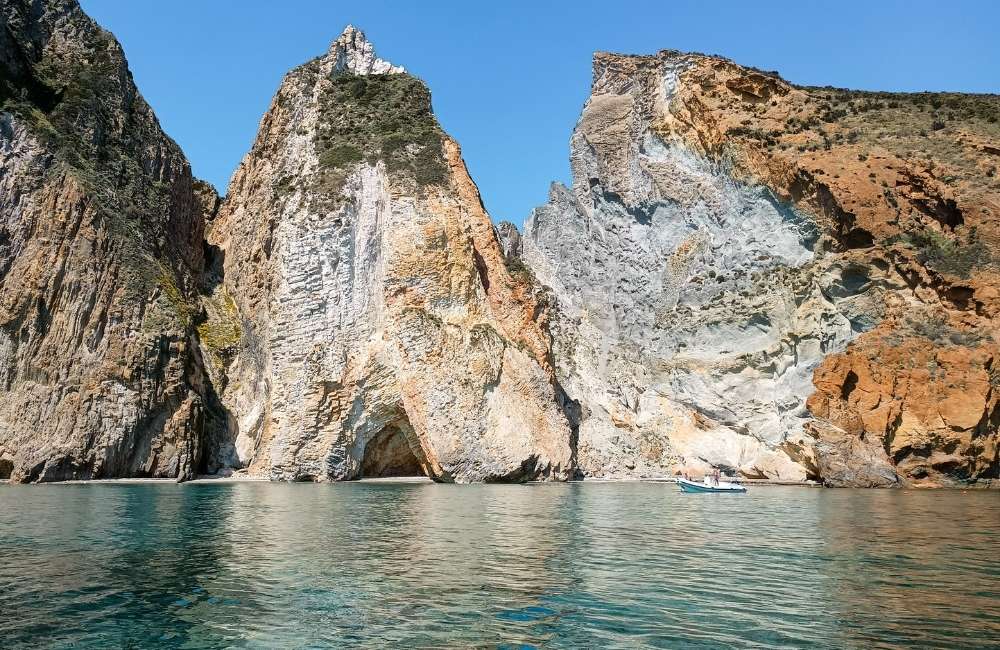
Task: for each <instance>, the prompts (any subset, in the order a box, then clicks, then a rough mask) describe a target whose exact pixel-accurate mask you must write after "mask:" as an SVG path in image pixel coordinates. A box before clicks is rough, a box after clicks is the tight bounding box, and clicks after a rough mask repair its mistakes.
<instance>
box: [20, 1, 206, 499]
mask: <svg viewBox="0 0 1000 650" xmlns="http://www.w3.org/2000/svg"><path fill="white" fill-rule="evenodd" d="M0 21H2V22H3V29H0V101H2V107H0V468H2V470H3V474H4V475H5V476H2V477H0V478H6V475H7V474H9V475H10V478H11V479H13V480H14V481H52V480H60V479H77V478H102V477H123V476H153V477H171V478H174V477H177V478H185V477H190V476H191V475H193V474H194V473H195V472H196V471H197V468H198V465H199V462H200V456H201V433H202V429H203V423H204V418H205V413H204V408H205V399H206V398H205V394H206V392H207V391H208V390H209V388H208V387H207V386H206V385H205V384H204V383H203V381H202V379H203V377H202V375H201V373H200V370H199V363H200V362H199V356H198V352H197V348H196V346H195V345H194V343H193V334H194V329H193V319H194V317H195V315H196V314H195V311H194V309H193V307H192V305H193V304H194V292H195V286H196V283H197V278H198V276H199V275H200V273H201V265H202V220H203V216H202V214H201V211H202V204H201V203H199V202H198V201H196V200H195V195H194V191H193V184H194V181H193V179H192V177H191V170H190V167H189V165H188V163H187V161H186V160H185V158H184V155H183V154H182V153H181V151H180V150H179V149H178V147H177V145H176V144H174V142H172V141H171V140H170V139H169V138H167V137H166V136H165V135H164V134H163V132H162V130H161V129H160V126H159V124H158V123H157V120H156V118H155V116H154V115H153V112H152V110H151V109H150V108H149V106H148V105H147V104H146V102H145V101H144V100H143V99H142V97H141V96H140V95H139V93H138V91H137V90H136V88H135V85H134V84H133V82H132V77H131V74H130V73H129V70H128V67H127V65H126V63H125V58H124V56H123V54H122V51H121V47H120V46H119V45H118V43H117V42H116V41H115V40H114V38H113V37H112V36H111V35H110V34H108V33H107V32H105V31H103V30H102V29H100V28H99V27H98V26H97V25H96V24H95V23H94V22H93V21H91V20H90V19H89V18H88V17H87V16H85V15H84V14H83V13H82V12H81V11H80V8H79V7H78V6H77V4H76V3H75V2H72V1H69V0H44V1H28V0H8V1H5V2H3V3H2V4H0Z"/></svg>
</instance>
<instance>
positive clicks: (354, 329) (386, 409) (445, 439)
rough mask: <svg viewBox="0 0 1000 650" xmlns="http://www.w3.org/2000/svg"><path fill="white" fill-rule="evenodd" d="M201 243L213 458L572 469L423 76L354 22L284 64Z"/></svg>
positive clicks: (468, 476)
mask: <svg viewBox="0 0 1000 650" xmlns="http://www.w3.org/2000/svg"><path fill="white" fill-rule="evenodd" d="M209 241H210V243H211V244H212V246H213V247H214V250H217V257H218V258H219V259H221V260H223V262H222V268H223V274H222V275H223V278H224V279H223V281H222V282H221V283H220V284H219V285H218V286H217V287H216V288H215V290H214V291H213V294H212V298H211V299H210V301H209V302H210V303H213V304H214V305H215V306H216V307H215V308H211V309H210V310H209V311H210V318H209V319H208V321H207V322H206V323H205V326H204V328H203V337H202V340H203V341H206V342H208V343H209V344H208V345H207V346H206V347H207V349H206V352H205V355H206V357H207V358H210V359H212V360H213V363H212V378H213V380H214V381H215V383H216V385H217V386H219V387H220V390H221V395H222V399H223V403H224V404H225V406H226V407H227V409H228V410H229V412H230V413H232V421H231V423H232V434H233V435H232V439H231V441H230V443H229V445H228V446H227V447H226V448H225V450H223V452H222V453H220V454H218V457H217V458H216V459H215V460H214V461H213V462H214V463H217V464H219V465H224V464H231V465H235V466H243V467H247V468H248V471H250V472H252V473H257V474H262V475H266V476H269V477H271V478H275V479H284V480H316V481H327V480H340V479H350V478H356V477H359V476H362V475H367V474H366V472H367V473H370V472H374V473H376V474H385V473H389V474H392V473H397V472H398V471H400V470H399V468H401V467H402V468H406V467H417V466H418V467H420V468H421V469H422V471H423V472H424V473H426V474H427V475H429V476H431V477H433V478H435V479H437V480H453V481H460V482H467V481H483V480H517V479H523V478H550V479H558V478H565V477H567V476H568V472H569V471H570V469H571V449H570V432H569V427H568V424H567V422H566V419H565V417H564V416H563V414H562V411H561V410H560V408H559V407H558V405H557V397H556V395H557V390H558V387H557V386H556V383H555V378H554V374H553V369H552V366H551V361H550V348H549V339H548V336H547V334H546V329H545V323H544V321H543V320H542V317H543V315H544V313H543V312H542V310H541V309H540V308H539V306H538V304H537V302H536V299H535V296H534V295H533V292H532V287H531V285H530V283H529V282H528V281H527V280H526V279H524V278H521V277H520V276H517V275H516V274H513V275H512V274H511V273H510V272H509V271H508V270H507V268H506V266H505V264H504V256H503V253H502V251H501V249H500V246H499V243H498V240H497V237H496V235H495V233H494V230H493V226H492V223H491V222H490V219H489V216H488V215H487V214H486V212H485V211H484V209H483V207H482V203H481V201H480V198H479V194H478V191H477V189H476V186H475V185H474V184H473V182H472V180H471V179H470V178H469V175H468V172H467V171H466V168H465V165H464V164H463V162H462V158H461V154H460V151H459V148H458V145H457V144H456V143H455V142H454V141H453V140H451V139H450V138H448V137H447V136H446V135H445V134H444V133H443V132H442V131H441V129H440V127H439V126H438V124H437V121H436V120H435V119H434V116H433V114H432V113H431V107H430V95H429V93H428V91H427V89H426V88H425V86H424V85H423V84H422V83H421V82H420V81H419V80H417V79H415V78H414V77H411V76H409V75H407V74H406V73H404V72H403V71H402V69H401V68H398V67H395V66H392V65H390V64H389V63H387V62H384V61H381V60H379V59H377V58H375V55H374V51H373V49H372V46H371V44H370V43H368V42H367V41H366V40H365V39H364V36H363V35H362V34H361V33H360V32H358V31H357V30H355V29H354V28H352V27H348V28H347V30H345V32H344V33H343V35H341V36H340V38H338V39H337V40H336V41H334V43H333V45H332V46H331V48H330V50H329V51H328V52H327V53H326V54H325V55H323V56H321V57H319V58H317V59H315V60H313V61H311V62H309V63H307V64H305V65H303V66H301V67H299V68H297V69H295V70H293V71H292V72H291V73H289V74H288V75H287V76H286V77H285V79H284V81H283V82H282V84H281V87H280V89H279V90H278V92H277V95H276V96H275V98H274V101H273V102H272V104H271V107H270V109H269V110H268V113H267V114H266V115H265V116H264V119H263V120H262V122H261V127H260V132H259V134H258V137H257V140H256V142H255V143H254V146H253V149H252V150H251V151H250V153H249V154H248V155H247V156H246V158H245V159H244V160H243V162H242V164H241V165H240V167H239V169H238V170H237V172H236V174H235V176H234V177H233V180H232V183H231V185H230V188H229V193H228V196H227V198H226V200H225V202H224V203H223V205H222V207H221V210H220V212H219V215H218V217H217V218H216V219H215V221H214V222H213V225H212V228H211V233H210V235H209ZM213 338H214V340H215V341H216V343H215V344H212V343H211V341H212V340H213ZM407 454H409V455H410V456H409V457H407Z"/></svg>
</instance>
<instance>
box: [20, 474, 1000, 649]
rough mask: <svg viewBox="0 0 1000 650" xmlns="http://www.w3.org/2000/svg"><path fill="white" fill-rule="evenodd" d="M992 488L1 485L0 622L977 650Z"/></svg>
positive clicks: (175, 639) (573, 643) (994, 630)
mask: <svg viewBox="0 0 1000 650" xmlns="http://www.w3.org/2000/svg"><path fill="white" fill-rule="evenodd" d="M998 532H1000V494H997V493H986V492H980V493H971V494H961V493H957V492H933V493H931V492H904V491H892V492H875V491H824V490H807V489H796V488H787V489H786V488H760V489H756V490H753V491H752V492H751V493H750V494H748V495H746V496H745V497H734V496H731V495H726V496H721V497H719V496H715V495H682V494H680V493H678V492H675V491H674V488H673V486H664V485H651V484H639V483H636V484H582V485H581V484H570V485H530V486H520V485H479V486H447V485H432V484H381V483H379V484H357V483H354V484H341V485H308V484H294V485H284V484H282V485H272V484H256V483H248V484H232V485H187V486H176V485H89V486H32V487H21V486H9V487H6V488H3V489H0V556H2V562H0V638H2V639H4V646H5V647H7V646H13V647H17V646H19V645H23V646H31V645H47V646H50V647H95V648H97V647H100V648H104V647H151V646H156V647H174V648H215V647H219V648H221V647H254V648H270V647H303V646H310V645H312V646H317V647H326V646H352V647H356V646H360V647H373V648H375V647H386V646H401V645H409V646H413V647H428V646H441V645H450V646H504V645H510V646H512V647H517V646H520V645H531V646H538V647H541V646H546V647H567V648H570V647H583V646H589V647H594V646H600V647H712V648H717V647H746V646H756V647H795V648H804V647H819V648H827V647H828V648H842V647H859V648H860V647H864V648H868V647H906V646H911V647H927V646H937V647H970V646H985V645H988V644H989V643H992V642H993V639H995V638H996V635H997V634H998V633H1000V611H998V610H1000V589H998V587H997V584H998V578H1000V574H998V569H997V567H996V565H995V558H996V542H995V540H996V536H997V533H998Z"/></svg>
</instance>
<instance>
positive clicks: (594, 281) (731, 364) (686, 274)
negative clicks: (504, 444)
mask: <svg viewBox="0 0 1000 650" xmlns="http://www.w3.org/2000/svg"><path fill="white" fill-rule="evenodd" d="M682 66H683V59H678V60H677V61H676V62H675V63H672V64H667V65H665V66H664V67H663V69H662V76H661V83H660V84H659V85H658V87H657V88H656V89H655V91H653V92H648V91H645V92H644V90H643V86H642V84H639V83H636V82H635V80H634V79H628V78H615V77H609V76H603V77H602V76H600V75H598V76H597V78H596V80H595V88H594V92H593V94H592V96H591V98H590V100H589V101H588V102H587V105H586V106H585V108H584V111H583V115H582V117H581V119H580V122H579V124H578V125H577V128H576V130H575V132H574V135H573V138H572V169H573V175H574V184H573V189H572V190H570V189H567V188H565V187H563V186H561V185H554V186H553V187H552V190H551V193H550V198H549V202H548V203H547V204H546V205H544V206H542V207H540V208H538V209H536V210H535V211H534V212H533V213H532V214H531V216H530V217H529V219H528V220H527V222H526V224H525V233H524V236H523V243H522V248H523V253H522V257H523V260H524V262H525V263H526V264H527V265H528V266H529V267H530V268H531V269H532V270H533V271H534V274H535V276H536V277H537V279H538V280H539V281H540V282H541V283H542V284H544V285H546V286H548V287H550V288H551V291H552V293H553V294H554V295H555V298H556V299H557V301H558V309H557V310H556V311H557V316H556V318H555V322H554V323H553V335H554V340H555V347H554V353H555V360H556V368H557V375H558V377H559V380H560V383H561V384H562V387H563V388H564V389H565V391H566V392H567V394H568V396H569V397H570V398H571V399H573V400H576V401H577V402H579V407H580V416H579V422H578V426H579V438H578V457H577V458H578V464H579V469H580V471H582V473H583V474H584V475H586V476H604V477H615V476H619V477H620V476H653V475H664V474H672V473H673V472H675V471H676V470H678V469H683V468H687V469H692V470H694V471H698V470H702V469H707V468H708V467H710V466H721V467H724V468H732V469H737V470H739V471H740V472H741V473H742V474H743V475H745V476H754V477H772V478H782V479H803V478H805V477H806V469H805V468H804V467H803V466H802V465H801V464H799V463H798V462H796V461H793V460H792V459H791V458H790V457H789V456H788V454H786V453H785V451H783V449H784V447H785V443H786V441H789V440H791V441H793V442H799V438H800V436H801V433H802V423H803V421H804V419H805V418H807V417H808V413H807V411H806V409H805V400H806V398H807V397H808V396H809V394H810V393H811V392H812V384H811V377H812V370H813V368H814V367H815V366H816V365H817V364H818V363H819V361H820V360H821V359H822V357H823V356H824V355H825V354H828V353H829V352H830V351H832V350H837V349H841V348H843V346H844V345H846V343H847V342H848V341H849V340H850V339H851V337H852V336H853V335H854V329H855V328H856V327H857V326H855V328H852V323H851V320H850V318H849V317H848V316H849V314H848V313H847V312H849V311H850V301H849V300H847V301H845V302H843V303H842V304H840V303H841V301H840V300H839V299H838V298H837V297H835V296H836V291H831V287H837V286H840V285H841V284H842V283H843V282H844V278H843V276H844V274H845V273H847V274H848V275H849V272H847V271H845V270H844V269H841V268H839V266H837V265H836V264H835V263H833V262H832V261H824V259H822V258H821V257H820V256H818V255H817V253H816V251H815V250H814V248H815V242H816V239H817V236H818V233H817V230H816V228H815V226H814V225H813V223H812V221H811V220H810V218H809V217H808V215H805V214H800V213H798V212H797V211H795V210H794V209H792V208H791V207H789V206H787V205H783V204H782V203H780V202H779V201H778V200H776V199H775V197H774V196H773V195H772V194H771V193H770V192H769V191H768V190H766V189H765V188H762V187H756V186H748V185H745V184H741V183H740V182H737V181H736V180H734V179H733V178H732V176H731V175H730V174H729V173H728V171H727V169H726V168H725V167H724V166H721V165H719V164H718V163H714V162H711V161H709V160H707V159H705V158H703V157H701V156H700V155H698V154H696V153H694V152H692V151H691V150H689V149H688V148H687V147H686V146H685V145H684V144H683V142H682V141H681V140H680V139H671V138H670V137H669V136H664V135H662V131H658V130H656V129H653V128H651V125H652V124H654V123H659V124H662V123H663V122H665V121H666V116H668V115H669V111H670V96H671V92H672V88H673V87H675V85H676V84H677V76H676V75H677V71H678V70H679V69H680V68H681V67H682ZM842 293H847V292H842ZM842 312H845V313H842Z"/></svg>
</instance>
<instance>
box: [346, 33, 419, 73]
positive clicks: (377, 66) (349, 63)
mask: <svg viewBox="0 0 1000 650" xmlns="http://www.w3.org/2000/svg"><path fill="white" fill-rule="evenodd" d="M330 56H332V57H334V58H335V61H336V63H335V64H334V70H335V71H337V72H345V71H346V72H352V73H354V74H362V75H367V74H401V73H403V72H406V70H405V69H404V68H403V67H402V66H398V65H393V64H391V63H390V62H388V61H385V60H383V59H380V58H378V57H377V56H375V46H374V45H372V44H371V42H370V41H369V40H368V39H367V38H366V37H365V33H364V32H363V31H361V30H360V29H358V28H357V27H355V26H354V25H348V26H347V27H345V28H344V31H343V33H342V34H341V35H340V36H338V37H337V39H336V40H335V41H334V42H333V43H331V44H330Z"/></svg>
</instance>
